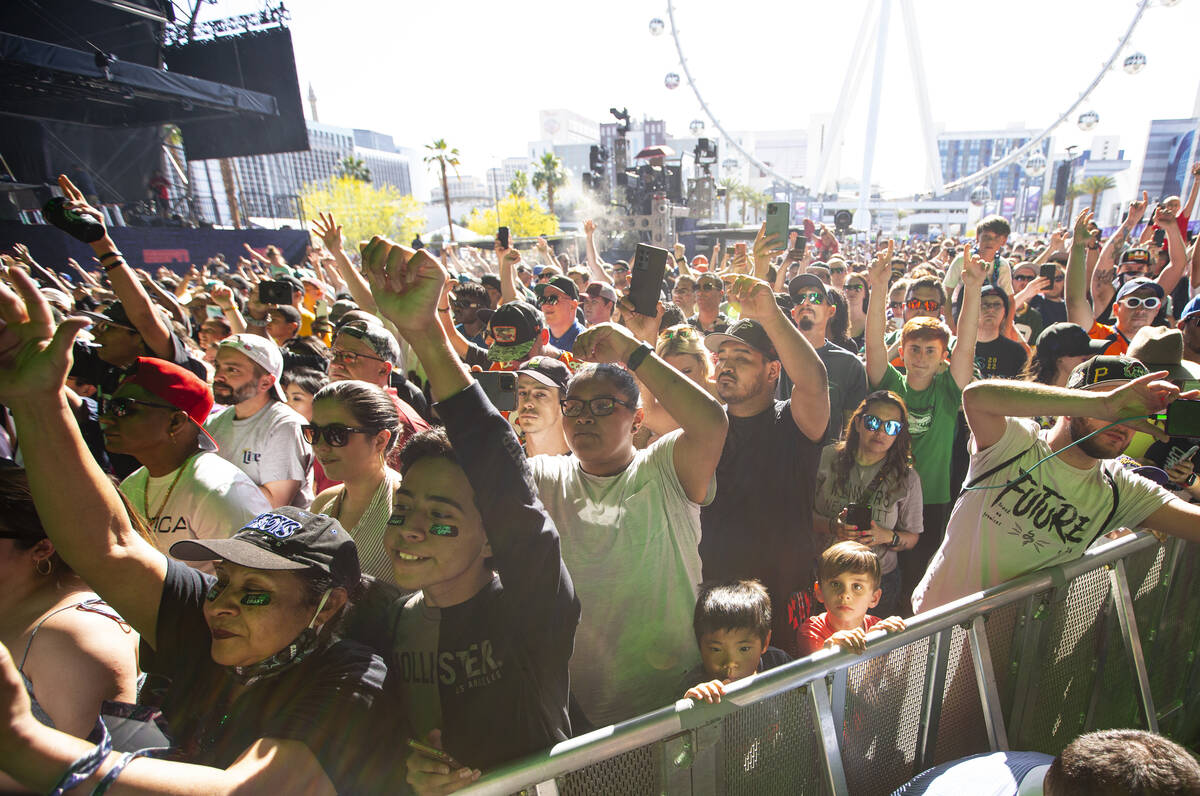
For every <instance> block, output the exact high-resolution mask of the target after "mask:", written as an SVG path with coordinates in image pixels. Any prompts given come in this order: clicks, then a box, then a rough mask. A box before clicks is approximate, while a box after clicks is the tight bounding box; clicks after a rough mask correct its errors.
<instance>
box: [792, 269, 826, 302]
mask: <svg viewBox="0 0 1200 796" xmlns="http://www.w3.org/2000/svg"><path fill="white" fill-rule="evenodd" d="M805 288H809V289H810V290H815V291H817V292H818V293H820V294H821V298H823V299H826V300H828V298H829V292H828V288H827V287H826V285H825V283H824V282H822V281H821V279H820V277H818V276H816V275H815V274H800V275H799V276H794V277H792V281H791V282H788V296H790V297H791V299H792V303H793V304H799V303H800V302H799V300H797V298H796V297H797V296H798V295H799V294H800V293H802V292H804V289H805Z"/></svg>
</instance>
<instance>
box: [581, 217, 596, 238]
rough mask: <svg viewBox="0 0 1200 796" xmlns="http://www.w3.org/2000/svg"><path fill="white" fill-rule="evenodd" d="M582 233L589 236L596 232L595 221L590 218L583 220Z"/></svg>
mask: <svg viewBox="0 0 1200 796" xmlns="http://www.w3.org/2000/svg"><path fill="white" fill-rule="evenodd" d="M583 234H584V235H587V236H588V237H589V238H590V237H592V235H594V234H596V222H595V221H592V220H591V219H590V218H589V219H587V220H586V221H584V222H583Z"/></svg>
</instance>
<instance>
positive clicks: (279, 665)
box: [229, 591, 331, 686]
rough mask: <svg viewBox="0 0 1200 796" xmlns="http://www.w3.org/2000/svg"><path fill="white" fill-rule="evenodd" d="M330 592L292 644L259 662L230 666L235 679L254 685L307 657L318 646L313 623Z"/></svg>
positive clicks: (325, 595) (324, 595)
mask: <svg viewBox="0 0 1200 796" xmlns="http://www.w3.org/2000/svg"><path fill="white" fill-rule="evenodd" d="M330 593H331V591H327V592H325V593H324V594H323V595H321V602H320V603H319V604H318V605H317V610H316V613H314V614H313V618H312V620H311V621H310V622H309V623H308V627H306V628H304V629H303V630H301V631H300V635H298V636H296V638H295V639H294V640H293V641H292V643H291V644H288V645H287V646H286V647H284V648H283V649H281V650H280V651H279V652H277V653H275V654H274V655H272V656H271V657H269V658H266V659H265V660H261V661H259V662H258V663H252V664H250V665H249V666H231V667H229V668H231V669H233V673H234V677H235V679H237V681H238V682H239V683H241V684H242V685H244V686H248V685H253V684H254V683H257V682H258V681H259V680H263V679H265V678H267V677H274V676H275V675H277V674H279V673H280V672H284V671H287V670H288V669H290V668H292V667H293V666H295V665H296V664H298V663H300V661H302V660H304V659H305V658H307V657H308V656H309V655H310V654H311V653H312V652H313V650H315V649H316V648H317V630H316V628H314V627H313V625H314V624H316V621H317V616H319V615H320V613H321V610H322V609H324V608H325V602H326V601H327V600H328V599H329V595H330Z"/></svg>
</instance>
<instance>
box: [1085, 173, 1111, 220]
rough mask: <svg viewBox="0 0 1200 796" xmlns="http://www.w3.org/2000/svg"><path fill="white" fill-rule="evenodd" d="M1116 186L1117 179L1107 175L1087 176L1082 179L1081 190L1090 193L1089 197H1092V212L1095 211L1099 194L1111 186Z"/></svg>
mask: <svg viewBox="0 0 1200 796" xmlns="http://www.w3.org/2000/svg"><path fill="white" fill-rule="evenodd" d="M1116 187H1117V181H1116V180H1114V179H1113V178H1112V177H1109V176H1102V177H1088V178H1087V179H1086V180H1084V181H1083V186H1082V188H1083V190H1084V191H1085V192H1087V193H1089V194H1091V197H1092V207H1091V210H1092V212H1093V213H1095V212H1096V205H1098V204H1099V203H1100V194H1102V193H1104V192H1105V191H1107V190H1109V189H1111V188H1116Z"/></svg>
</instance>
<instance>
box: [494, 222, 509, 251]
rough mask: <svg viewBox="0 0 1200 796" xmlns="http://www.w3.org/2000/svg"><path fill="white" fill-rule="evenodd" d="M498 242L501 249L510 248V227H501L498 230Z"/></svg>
mask: <svg viewBox="0 0 1200 796" xmlns="http://www.w3.org/2000/svg"><path fill="white" fill-rule="evenodd" d="M496 242H497V243H499V244H500V248H501V249H507V248H508V227H500V228H499V229H497V230H496Z"/></svg>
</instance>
